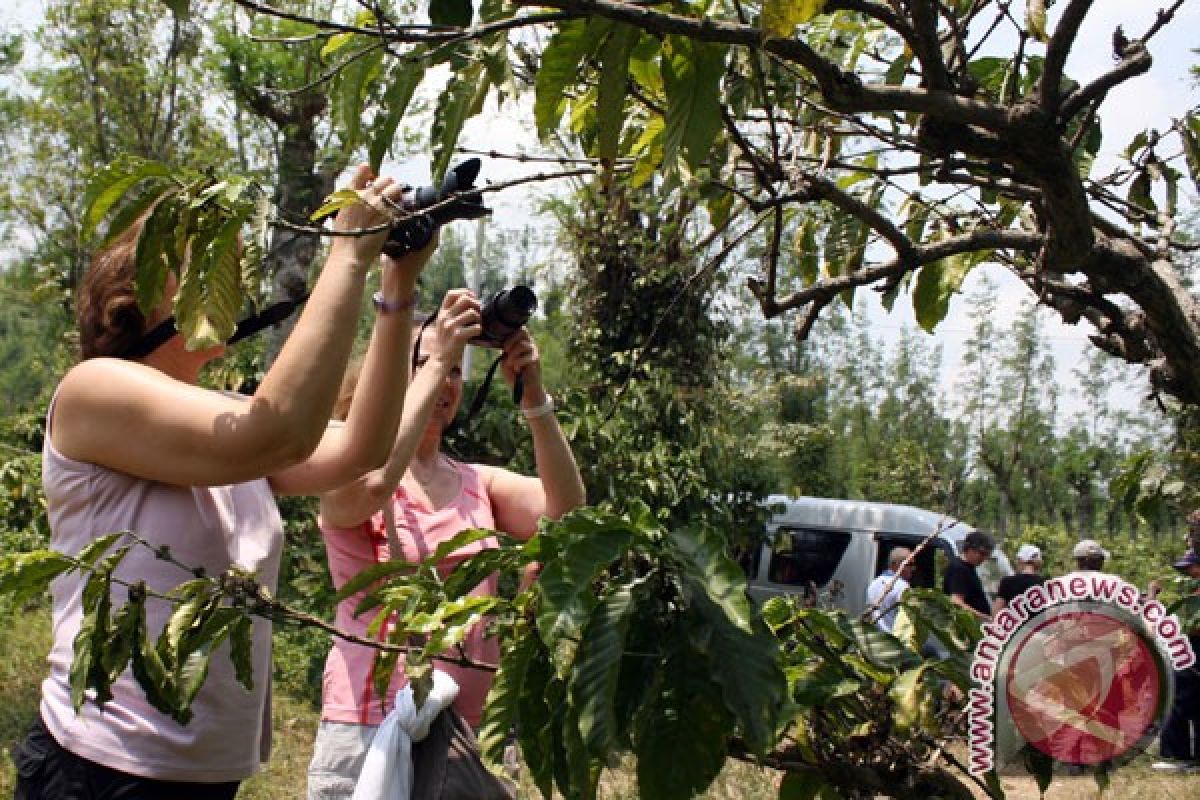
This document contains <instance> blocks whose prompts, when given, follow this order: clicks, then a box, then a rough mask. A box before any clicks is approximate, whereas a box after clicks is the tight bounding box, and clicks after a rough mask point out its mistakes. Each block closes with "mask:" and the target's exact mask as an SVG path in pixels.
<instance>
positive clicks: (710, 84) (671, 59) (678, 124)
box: [662, 36, 726, 170]
mask: <svg viewBox="0 0 1200 800" xmlns="http://www.w3.org/2000/svg"><path fill="white" fill-rule="evenodd" d="M725 56H726V48H725V47H723V46H720V45H714V44H708V43H705V42H700V41H697V40H695V39H689V38H685V37H681V36H668V37H667V39H666V43H665V45H664V47H663V54H662V71H663V84H664V88H665V90H666V95H667V112H666V129H665V134H664V139H663V144H664V155H663V158H664V160H665V161H666V162H667V163H672V162H673V161H674V160H675V159H676V158H678V157H680V156H682V157H683V158H684V159H685V160H686V161H687V163H688V165H689V166H690V167H691V168H692V169H693V170H695V169H697V168H698V167H699V166H700V165H701V164H702V163H704V161H705V159H706V158H708V155H709V152H710V150H711V149H712V144H713V140H714V138H716V135H717V131H719V130H720V129H721V98H720V83H721V75H722V74H723V72H724V69H725Z"/></svg>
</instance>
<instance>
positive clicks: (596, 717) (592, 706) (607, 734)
mask: <svg viewBox="0 0 1200 800" xmlns="http://www.w3.org/2000/svg"><path fill="white" fill-rule="evenodd" d="M636 591H637V584H636V583H635V584H622V585H620V586H618V587H617V588H616V589H615V590H614V591H613V592H612V593H611V594H609V595H608V596H607V597H605V598H604V600H603V601H601V603H600V605H598V606H596V608H595V610H594V611H593V612H592V616H591V619H590V620H589V621H588V625H587V628H586V629H585V633H584V639H583V643H582V644H581V645H580V647H579V651H578V654H577V656H576V659H575V669H574V670H572V672H571V676H570V679H569V681H568V684H567V691H568V694H569V696H570V698H571V704H572V706H573V707H574V708H575V713H576V717H577V719H578V721H579V733H580V735H581V736H582V737H583V741H584V744H585V745H586V746H587V749H588V751H589V752H590V753H592V754H593V755H596V756H604V755H606V754H607V753H608V751H609V750H610V749H611V748H612V746H613V742H614V741H615V739H616V734H617V720H616V712H615V710H614V705H613V703H614V698H615V696H616V690H617V676H618V674H619V671H620V666H621V657H622V656H623V655H624V652H625V636H626V634H627V633H628V632H629V623H630V620H631V619H632V618H633V610H634V593H635V592H636Z"/></svg>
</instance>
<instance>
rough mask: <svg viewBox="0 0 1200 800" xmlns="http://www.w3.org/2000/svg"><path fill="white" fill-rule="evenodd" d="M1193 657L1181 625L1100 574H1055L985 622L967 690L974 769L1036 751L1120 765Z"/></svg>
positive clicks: (1146, 734)
mask: <svg viewBox="0 0 1200 800" xmlns="http://www.w3.org/2000/svg"><path fill="white" fill-rule="evenodd" d="M1195 660H1196V655H1195V653H1194V652H1192V647H1191V644H1190V643H1189V642H1188V638H1187V636H1186V635H1185V634H1184V631H1183V630H1182V627H1181V626H1180V624H1179V620H1178V619H1177V618H1176V617H1175V616H1174V615H1173V614H1167V611H1166V608H1164V607H1163V605H1162V603H1159V602H1158V601H1156V600H1150V601H1148V602H1144V601H1143V598H1142V596H1141V593H1140V592H1139V591H1138V589H1137V587H1136V586H1134V585H1133V584H1131V583H1129V582H1128V581H1125V580H1123V579H1121V578H1119V577H1117V576H1116V575H1109V574H1106V573H1103V572H1073V573H1071V574H1069V575H1064V576H1062V577H1061V578H1051V579H1049V580H1047V581H1046V582H1045V583H1044V584H1042V585H1040V586H1034V587H1032V588H1030V589H1027V590H1026V591H1025V592H1024V593H1022V594H1021V595H1018V596H1017V597H1015V598H1014V599H1013V601H1012V603H1011V604H1010V605H1009V607H1008V608H1006V609H1004V610H1003V611H1001V612H1000V613H999V614H997V615H996V618H995V619H994V620H992V621H991V622H989V623H987V624H985V625H984V626H983V638H982V639H981V640H980V642H979V644H978V645H977V646H976V648H975V658H974V660H973V661H972V663H971V678H972V682H973V683H974V684H975V685H974V687H973V688H972V689H971V692H970V699H969V702H970V706H969V709H968V719H969V724H968V727H969V731H970V737H969V744H970V770H971V773H972V774H975V775H982V774H984V773H986V772H988V771H990V770H991V769H993V768H994V767H995V766H996V765H997V764H1007V763H1010V762H1011V761H1013V760H1014V759H1015V758H1016V757H1017V756H1018V755H1019V754H1020V753H1021V752H1022V750H1023V749H1024V748H1025V747H1026V746H1027V745H1031V746H1033V747H1035V748H1037V749H1038V750H1040V751H1041V752H1042V753H1044V754H1046V755H1047V756H1049V757H1050V758H1052V759H1054V760H1055V761H1056V762H1058V763H1060V764H1069V765H1076V766H1084V767H1090V766H1097V765H1101V764H1103V765H1117V764H1121V763H1124V762H1125V761H1126V760H1128V759H1130V758H1132V757H1133V756H1135V755H1137V754H1138V753H1140V752H1142V751H1143V750H1144V749H1145V748H1146V746H1147V745H1149V743H1150V742H1151V741H1152V740H1153V739H1154V736H1155V735H1156V734H1157V733H1158V730H1159V726H1160V725H1161V723H1162V719H1163V717H1164V715H1165V714H1166V712H1167V710H1168V709H1169V708H1170V704H1171V694H1172V690H1173V686H1174V673H1173V671H1174V670H1179V669H1186V668H1187V667H1190V666H1191V665H1192V664H1193V663H1195Z"/></svg>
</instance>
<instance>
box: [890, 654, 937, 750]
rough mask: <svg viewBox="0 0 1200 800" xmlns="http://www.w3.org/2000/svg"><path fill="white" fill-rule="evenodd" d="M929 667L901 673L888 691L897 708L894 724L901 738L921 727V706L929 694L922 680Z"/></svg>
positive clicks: (893, 716)
mask: <svg viewBox="0 0 1200 800" xmlns="http://www.w3.org/2000/svg"><path fill="white" fill-rule="evenodd" d="M928 667H929V665H928V664H922V665H921V666H919V667H917V668H915V669H910V670H908V671H907V672H904V673H901V675H900V676H899V677H898V678H896V680H895V682H893V683H892V686H891V688H890V689H888V697H889V698H891V701H892V703H893V705H894V706H895V710H894V711H893V713H892V722H893V723H895V726H896V733H898V734H899V735H900V736H908V735H910V734H911V733H912V731H913V730H914V729H917V728H919V727H920V721H921V704H922V702H923V700H924V699H925V695H926V694H927V692H928V687H926V686H925V685H924V684H923V683H922V682H921V678H922V677H923V676H924V675H925V671H926V669H928Z"/></svg>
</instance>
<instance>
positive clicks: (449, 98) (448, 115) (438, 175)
mask: <svg viewBox="0 0 1200 800" xmlns="http://www.w3.org/2000/svg"><path fill="white" fill-rule="evenodd" d="M490 86H491V84H490V83H489V82H488V81H487V79H486V77H485V72H484V68H483V62H480V61H474V62H472V63H471V64H470V65H469V66H467V67H466V68H465V69H464V70H462V71H461V72H458V73H456V74H454V75H453V76H451V78H450V82H449V83H448V84H446V88H445V89H443V90H442V93H441V94H440V95H438V102H437V108H436V109H435V110H434V115H433V129H432V131H431V135H430V142H431V144H432V145H433V165H432V167H431V171H432V173H433V182H434V184H435V185H441V182H442V179H443V178H444V177H445V176H446V170H447V168H449V166H450V159H451V157H453V155H454V148H455V147H456V146H457V145H458V137H459V134H461V133H462V129H463V125H465V124H466V122H467V120H468V119H470V118H471V117H473V116H475V115H476V114H478V113H479V112H480V111H481V110H483V101H484V100H486V99H487V94H488V89H489V87H490Z"/></svg>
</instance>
